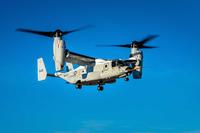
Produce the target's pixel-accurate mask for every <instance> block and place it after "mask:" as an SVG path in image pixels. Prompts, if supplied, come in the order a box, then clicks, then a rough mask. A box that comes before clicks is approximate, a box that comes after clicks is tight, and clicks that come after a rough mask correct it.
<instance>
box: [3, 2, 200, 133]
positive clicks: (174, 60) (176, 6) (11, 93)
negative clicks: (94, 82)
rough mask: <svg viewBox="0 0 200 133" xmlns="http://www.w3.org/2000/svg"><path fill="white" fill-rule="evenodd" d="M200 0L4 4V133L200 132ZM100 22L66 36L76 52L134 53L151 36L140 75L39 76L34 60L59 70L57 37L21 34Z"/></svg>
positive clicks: (118, 55) (109, 55)
mask: <svg viewBox="0 0 200 133" xmlns="http://www.w3.org/2000/svg"><path fill="white" fill-rule="evenodd" d="M199 10H200V2H198V1H197V0H163V1H161V0H151V1H150V0H129V1H128V0H112V1H111V0H98V1H97V0H65V1H64V0H63V1H59V0H56V1H55V0H54V1H53V0H48V1H47V0H46V1H40V0H29V1H26V0H6V1H1V3H0V18H1V20H0V27H1V28H0V30H1V33H0V35H1V37H0V47H1V52H0V63H1V65H0V72H1V76H0V133H122V132H123V133H199V132H200V84H199V83H200V80H199V79H200V78H199V75H200V72H199V67H200V60H199V57H200V52H199V50H200V45H199V43H200V42H199V38H200V25H199V24H200V11H199ZM87 24H93V25H95V26H96V27H95V28H92V29H87V30H85V31H81V32H78V33H74V34H71V35H69V36H66V37H64V39H65V40H66V41H67V48H69V49H70V50H72V51H75V52H78V53H82V54H86V55H90V56H94V57H100V58H107V59H111V58H122V59H125V58H127V57H128V56H129V53H130V51H129V50H128V49H120V48H99V47H95V45H96V44H104V43H106V44H108V43H109V44H120V43H129V42H130V41H131V40H134V39H141V38H143V37H144V36H146V35H148V34H159V35H160V37H159V38H157V39H156V40H154V41H152V42H150V43H149V45H155V46H159V47H160V48H159V49H152V50H145V51H144V71H143V79H142V80H130V81H129V82H128V83H127V82H125V81H123V79H121V80H118V82H117V83H116V84H112V85H105V90H104V91H103V92H98V91H97V90H96V86H94V87H83V89H82V90H76V89H75V88H74V86H73V85H69V84H66V83H65V82H64V81H63V80H61V79H53V78H47V80H46V81H44V82H38V81H37V68H36V60H37V58H38V57H43V58H44V61H45V63H46V66H47V70H48V71H49V72H54V64H53V60H52V39H49V38H45V37H40V36H36V35H30V34H25V33H17V32H15V29H16V28H19V27H20V28H32V29H38V30H55V29H56V28H61V29H64V30H65V29H72V28H76V27H79V26H83V25H87Z"/></svg>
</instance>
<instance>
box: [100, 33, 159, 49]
mask: <svg viewBox="0 0 200 133" xmlns="http://www.w3.org/2000/svg"><path fill="white" fill-rule="evenodd" d="M156 37H158V35H150V36H147V37H146V38H144V39H143V40H141V41H132V43H130V44H119V45H97V46H100V47H122V48H133V47H135V48H140V49H143V48H157V47H155V46H146V45H144V44H145V43H147V42H149V41H151V40H153V39H154V38H156Z"/></svg>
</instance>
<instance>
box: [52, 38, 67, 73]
mask: <svg viewBox="0 0 200 133" xmlns="http://www.w3.org/2000/svg"><path fill="white" fill-rule="evenodd" d="M64 56H65V42H64V41H63V40H61V39H60V38H59V37H55V39H54V45H53V58H54V62H55V69H56V71H61V70H63V68H64Z"/></svg>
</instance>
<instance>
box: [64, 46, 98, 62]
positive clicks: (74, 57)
mask: <svg viewBox="0 0 200 133" xmlns="http://www.w3.org/2000/svg"><path fill="white" fill-rule="evenodd" d="M65 53H66V54H65V61H66V62H69V63H72V64H78V65H81V66H85V65H93V64H95V58H93V57H89V56H86V55H81V54H78V53H74V52H71V51H68V50H66V51H65Z"/></svg>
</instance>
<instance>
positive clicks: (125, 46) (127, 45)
mask: <svg viewBox="0 0 200 133" xmlns="http://www.w3.org/2000/svg"><path fill="white" fill-rule="evenodd" d="M97 46H98V47H122V48H131V44H119V45H97Z"/></svg>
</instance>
